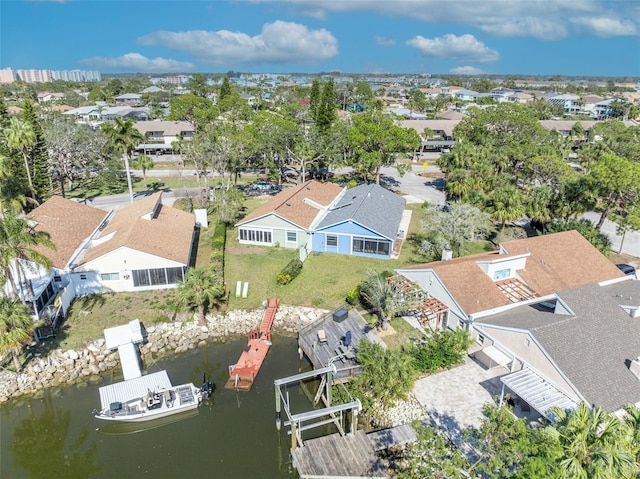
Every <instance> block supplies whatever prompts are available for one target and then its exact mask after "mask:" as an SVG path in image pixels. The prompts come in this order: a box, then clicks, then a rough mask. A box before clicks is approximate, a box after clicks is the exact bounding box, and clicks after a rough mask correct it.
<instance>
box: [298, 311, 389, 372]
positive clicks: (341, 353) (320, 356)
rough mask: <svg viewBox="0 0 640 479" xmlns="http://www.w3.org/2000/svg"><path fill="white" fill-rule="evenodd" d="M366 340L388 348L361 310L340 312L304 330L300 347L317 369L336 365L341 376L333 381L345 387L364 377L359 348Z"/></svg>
mask: <svg viewBox="0 0 640 479" xmlns="http://www.w3.org/2000/svg"><path fill="white" fill-rule="evenodd" d="M348 331H350V333H351V344H350V345H349V346H345V344H344V342H345V341H344V340H345V336H346V335H347V332H348ZM362 338H365V339H366V340H367V341H371V342H376V343H378V344H380V345H381V346H382V347H386V344H385V343H384V342H383V341H382V340H381V339H380V337H379V336H378V335H377V334H376V333H375V331H374V330H373V329H372V328H371V327H370V326H369V325H368V324H367V322H366V321H365V320H364V318H363V317H362V315H361V314H360V313H359V312H358V311H357V310H355V309H350V310H346V309H344V308H338V309H337V310H335V311H334V312H332V313H329V314H327V315H325V316H323V317H322V318H319V319H318V320H316V321H313V322H312V323H309V324H307V325H306V326H304V327H302V328H301V329H300V330H299V331H298V346H299V347H300V349H301V350H302V351H303V352H304V354H305V355H306V356H307V357H308V358H309V360H310V361H311V364H313V368H314V369H321V368H323V367H325V366H328V365H329V364H334V365H335V366H336V370H337V374H335V375H334V377H333V383H334V384H335V383H344V382H346V381H349V380H351V379H353V378H354V377H356V376H357V375H359V374H361V373H362V366H360V364H358V362H357V361H356V353H357V351H358V344H359V343H360V340H361V339H362Z"/></svg>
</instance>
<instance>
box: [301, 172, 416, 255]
mask: <svg viewBox="0 0 640 479" xmlns="http://www.w3.org/2000/svg"><path fill="white" fill-rule="evenodd" d="M404 205H405V200H404V198H402V197H400V196H398V195H396V194H395V193H392V192H391V191H388V190H385V189H384V188H382V187H381V186H378V185H375V184H372V185H359V186H356V187H355V188H351V189H345V190H343V191H342V192H341V194H340V196H338V197H337V198H336V201H334V202H333V203H332V205H331V206H330V207H329V208H328V209H327V210H326V212H325V213H324V214H323V215H319V217H318V218H317V220H316V222H315V224H314V225H312V227H311V230H312V234H311V249H312V250H313V251H319V252H327V253H339V254H347V255H352V256H367V257H370V258H381V259H389V258H391V256H392V254H393V251H394V246H395V245H396V240H397V238H398V236H399V231H398V230H399V227H400V222H401V220H402V215H403V212H404Z"/></svg>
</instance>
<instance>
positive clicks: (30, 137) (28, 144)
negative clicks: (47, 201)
mask: <svg viewBox="0 0 640 479" xmlns="http://www.w3.org/2000/svg"><path fill="white" fill-rule="evenodd" d="M4 134H5V136H6V138H7V145H9V148H11V149H13V150H16V151H19V152H20V153H22V157H23V159H24V167H25V169H26V170H27V180H28V181H29V188H30V189H31V191H32V192H33V181H32V180H31V169H30V168H29V151H30V150H31V148H32V147H33V145H34V143H35V141H36V133H35V131H34V130H33V126H31V123H29V122H26V121H20V120H18V119H17V118H15V117H13V118H11V123H10V124H9V127H8V128H6V129H5V131H4Z"/></svg>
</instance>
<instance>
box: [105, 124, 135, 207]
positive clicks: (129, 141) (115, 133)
mask: <svg viewBox="0 0 640 479" xmlns="http://www.w3.org/2000/svg"><path fill="white" fill-rule="evenodd" d="M133 125H135V122H134V121H133V120H126V121H125V120H123V119H122V118H120V117H116V119H115V121H114V122H113V123H106V124H104V125H103V127H102V131H103V133H104V134H105V135H106V136H107V144H108V145H110V146H111V147H112V148H113V149H114V150H116V151H118V152H120V153H122V154H123V155H124V166H125V170H126V173H127V184H128V186H129V197H130V199H131V203H133V186H132V185H131V170H130V168H129V159H130V158H131V154H132V153H133V151H134V150H135V149H136V146H138V145H139V144H140V143H142V142H144V140H145V138H144V136H143V135H142V133H140V132H139V131H138V130H136V128H135V127H134V126H133Z"/></svg>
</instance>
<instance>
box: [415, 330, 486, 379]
mask: <svg viewBox="0 0 640 479" xmlns="http://www.w3.org/2000/svg"><path fill="white" fill-rule="evenodd" d="M472 343H473V340H472V339H471V337H470V336H469V332H468V331H466V330H464V329H458V330H456V331H451V330H449V329H447V330H444V331H435V332H434V333H433V334H432V335H431V336H430V337H428V338H427V339H426V341H425V342H424V344H420V345H417V346H414V347H412V348H411V355H412V356H413V357H414V359H415V365H416V367H417V368H418V370H419V371H421V372H425V373H434V372H437V371H440V370H442V369H448V368H450V367H451V366H454V365H456V364H458V363H460V362H461V361H462V358H464V355H465V354H466V352H467V349H468V348H469V346H470V345H471V344H472Z"/></svg>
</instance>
